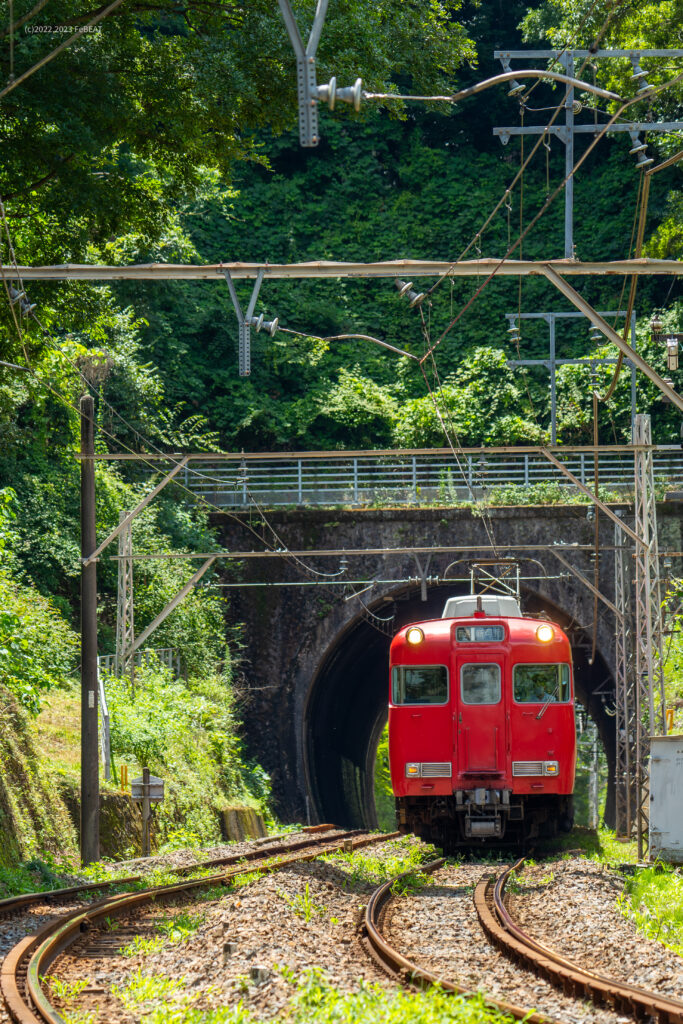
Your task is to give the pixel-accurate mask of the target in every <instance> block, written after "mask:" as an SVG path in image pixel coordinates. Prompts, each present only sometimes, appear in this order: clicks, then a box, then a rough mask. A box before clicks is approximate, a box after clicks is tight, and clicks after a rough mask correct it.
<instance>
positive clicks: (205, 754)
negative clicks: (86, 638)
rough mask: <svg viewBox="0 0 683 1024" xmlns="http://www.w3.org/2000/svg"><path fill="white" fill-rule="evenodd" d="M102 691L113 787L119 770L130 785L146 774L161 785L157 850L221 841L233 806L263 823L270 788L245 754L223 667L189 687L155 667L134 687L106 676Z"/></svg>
mask: <svg viewBox="0 0 683 1024" xmlns="http://www.w3.org/2000/svg"><path fill="white" fill-rule="evenodd" d="M106 689H107V700H108V704H109V713H110V719H111V747H112V763H113V774H114V781H115V782H116V781H117V780H118V772H119V771H120V766H121V764H127V765H128V768H129V777H132V774H133V772H135V773H137V772H138V771H139V770H140V769H141V768H142V767H143V766H146V767H148V768H149V769H150V770H151V772H152V774H154V775H159V776H161V777H163V778H165V779H166V783H167V784H166V792H165V799H164V802H163V804H162V805H161V806H160V807H159V808H158V810H157V812H156V815H155V828H154V831H155V833H156V839H157V842H158V843H159V844H161V845H172V846H176V845H185V844H187V843H211V842H216V841H219V840H220V838H221V831H222V829H221V817H222V815H223V812H227V810H228V808H230V807H234V806H242V807H251V808H253V809H254V810H256V811H258V812H259V813H261V814H264V815H265V816H266V817H269V810H268V801H269V797H270V780H269V778H268V776H267V775H266V773H265V772H264V771H263V769H262V768H261V767H260V766H259V765H258V764H256V763H255V762H253V761H250V760H249V759H248V758H247V757H246V756H245V754H244V751H243V747H242V741H241V739H240V737H239V725H240V722H239V716H238V710H237V697H236V693H235V689H234V685H233V680H232V667H231V663H230V662H229V661H227V662H226V664H225V667H224V669H223V671H222V672H221V673H215V674H213V675H207V676H201V677H198V676H190V677H189V679H187V680H180V679H174V678H173V676H172V674H171V672H170V671H169V670H168V669H166V668H164V667H162V666H160V665H155V666H152V667H149V668H144V669H141V670H138V671H137V672H136V674H135V679H134V681H133V682H131V680H130V679H128V678H125V677H122V678H116V677H114V676H110V677H108V678H107V681H106Z"/></svg>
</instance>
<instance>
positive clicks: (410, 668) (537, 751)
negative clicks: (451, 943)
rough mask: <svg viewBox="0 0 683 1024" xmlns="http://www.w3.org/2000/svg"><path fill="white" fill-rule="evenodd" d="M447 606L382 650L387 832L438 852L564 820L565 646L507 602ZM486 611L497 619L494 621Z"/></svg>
mask: <svg viewBox="0 0 683 1024" xmlns="http://www.w3.org/2000/svg"><path fill="white" fill-rule="evenodd" d="M478 604H479V605H481V607H480V608H479V609H477V607H476V605H477V602H476V599H474V598H469V599H466V598H454V599H451V600H450V601H448V602H447V605H446V608H445V610H444V617H443V618H441V619H433V620H429V621H425V622H419V623H415V624H413V625H411V626H407V627H405V628H404V629H402V630H401V631H400V632H399V633H398V634H397V635H396V636H395V637H394V640H393V642H392V645H391V655H390V677H391V678H390V696H389V757H390V765H391V779H392V787H393V791H394V794H395V796H396V798H397V809H398V818H399V828H401V830H402V831H406V832H415V833H417V834H418V835H420V836H422V837H423V838H424V839H426V840H428V841H430V842H434V843H436V844H437V845H439V846H443V847H445V848H447V849H452V848H457V847H459V846H463V845H465V846H467V845H478V844H482V843H503V842H504V843H506V844H513V845H515V844H518V843H522V842H524V841H526V840H529V839H534V838H538V837H543V836H550V835H553V834H555V833H556V832H557V831H558V830H568V829H570V828H571V824H572V800H571V794H572V791H573V788H574V770H575V761H576V738H575V726H574V692H573V688H574V681H573V677H572V665H571V653H570V646H569V641H568V639H567V637H566V635H565V634H564V632H563V631H562V630H561V629H560V627H559V626H557V625H555V624H554V623H550V622H545V621H539V620H538V619H530V618H524V617H523V616H522V614H521V612H520V611H519V607H518V605H517V604H516V602H515V601H514V600H513V599H511V598H498V599H489V600H488V601H479V602H478ZM496 613H497V614H496Z"/></svg>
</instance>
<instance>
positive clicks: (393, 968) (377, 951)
mask: <svg viewBox="0 0 683 1024" xmlns="http://www.w3.org/2000/svg"><path fill="white" fill-rule="evenodd" d="M442 864H444V859H443V858H440V859H439V860H434V861H431V862H430V863H429V864H424V865H422V866H421V867H419V868H413V869H412V870H411V871H404V872H403V874H401V875H397V876H396V877H395V878H390V879H389V881H388V882H384V883H383V884H382V885H380V886H378V888H377V889H375V891H374V892H373V893H372V895H371V897H370V899H369V901H368V904H367V907H366V908H365V917H364V920H363V935H362V940H361V941H362V943H363V946H364V947H365V950H366V952H367V953H368V955H369V956H371V957H372V959H373V960H374V961H375V962H376V963H377V964H378V965H379V966H380V967H381V968H382V970H384V971H385V972H386V973H387V974H388V975H389V976H390V977H392V978H395V979H396V980H397V981H399V982H400V983H401V984H402V985H405V986H406V987H407V988H413V989H426V988H429V987H430V986H431V985H438V986H439V988H441V989H443V990H444V991H445V992H452V993H454V994H456V995H463V996H475V995H477V993H475V992H473V991H472V990H471V989H468V988H466V987H465V986H463V985H460V984H459V983H458V982H457V981H455V980H448V979H446V978H442V977H441V976H440V975H437V974H433V973H432V972H431V971H428V970H426V969H425V968H424V967H420V966H419V965H418V964H416V963H414V962H413V961H412V960H408V958H407V957H405V956H403V954H402V953H399V951H398V950H397V949H395V948H394V947H393V946H392V945H391V944H390V943H389V942H387V940H386V938H385V937H384V935H383V934H382V924H383V921H384V917H385V914H386V909H387V905H388V903H389V900H390V899H391V894H392V889H393V887H394V885H395V884H396V882H398V881H400V879H402V878H405V877H406V876H407V875H410V874H413V873H414V872H416V871H420V872H423V873H431V872H432V871H436V870H437V868H440V867H441V866H442ZM486 1003H487V1004H488V1005H489V1006H491V1007H493V1008H494V1009H496V1010H500V1011H501V1012H502V1013H507V1014H510V1015H511V1016H512V1017H515V1018H516V1019H517V1020H524V1021H528V1022H529V1024H554V1020H553V1018H552V1017H550V1016H547V1015H545V1014H542V1013H531V1012H530V1011H529V1010H528V1009H524V1008H523V1007H520V1006H515V1005H513V1004H511V1003H506V1002H502V1001H500V1000H497V999H491V998H489V997H488V996H487V997H486Z"/></svg>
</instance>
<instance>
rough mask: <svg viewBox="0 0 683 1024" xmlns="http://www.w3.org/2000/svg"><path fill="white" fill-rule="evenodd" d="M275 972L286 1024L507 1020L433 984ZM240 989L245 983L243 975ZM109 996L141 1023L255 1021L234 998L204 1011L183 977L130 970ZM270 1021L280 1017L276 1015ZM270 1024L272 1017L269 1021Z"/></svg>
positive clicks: (500, 1023)
mask: <svg viewBox="0 0 683 1024" xmlns="http://www.w3.org/2000/svg"><path fill="white" fill-rule="evenodd" d="M280 973H281V974H282V976H283V977H284V978H285V980H286V981H287V982H288V983H289V984H290V985H291V986H292V994H291V996H290V998H289V1000H288V1002H287V1005H286V1008H285V1011H284V1016H285V1018H286V1019H287V1020H288V1021H291V1024H309V1022H310V1021H312V1020H315V1021H316V1022H318V1024H339V1022H342V1021H343V1022H344V1024H449V1022H453V1024H510V1022H511V1021H512V1018H511V1017H508V1016H505V1015H504V1014H501V1013H500V1012H499V1011H498V1010H494V1009H493V1008H492V1007H491V1006H489V1005H487V1003H486V999H485V997H484V995H483V994H477V995H475V996H471V997H464V996H456V995H450V994H448V993H446V992H443V991H442V990H441V989H440V988H438V986H436V987H434V988H431V989H428V990H427V991H426V992H409V991H405V990H403V989H386V988H383V987H382V986H380V985H376V984H370V985H368V984H367V983H366V982H365V981H364V980H363V979H360V980H359V982H358V989H357V991H355V992H347V991H344V992H342V991H339V990H338V989H336V988H335V987H334V986H333V985H332V984H331V983H330V981H329V980H328V978H327V976H326V974H325V972H324V971H323V970H321V969H320V968H310V969H308V970H305V971H303V972H302V973H301V974H299V975H297V974H295V973H294V972H293V971H291V970H289V969H288V968H281V969H280ZM245 987H248V985H247V982H246V979H245ZM113 994H114V995H115V996H117V997H118V998H119V999H121V1001H122V1002H123V1004H124V1006H125V1007H126V1009H127V1010H128V1011H129V1012H131V1013H134V1014H135V1015H136V1017H139V1018H140V1019H141V1021H142V1024H167V1022H169V1024H255V1022H256V1017H255V1016H253V1014H252V1013H251V1012H250V1011H249V1010H247V1009H246V1008H245V1006H244V1004H243V1003H242V1002H241V1001H240V1002H239V1003H237V1005H236V1006H232V1007H228V1006H219V1007H217V1008H215V1009H209V1010H204V1009H201V1008H200V1007H198V1006H197V1005H196V1003H197V1001H198V999H199V998H200V994H199V993H197V992H191V991H189V990H188V988H187V985H186V982H185V981H184V979H173V980H170V979H166V978H160V977H154V976H148V975H143V974H142V972H141V971H138V972H137V973H136V974H134V975H133V976H132V977H131V978H130V979H129V980H128V982H127V984H126V985H125V986H117V987H115V988H114V989H113ZM276 1019H278V1020H279V1019H282V1018H280V1017H278V1018H276ZM271 1024H275V1020H272V1021H271Z"/></svg>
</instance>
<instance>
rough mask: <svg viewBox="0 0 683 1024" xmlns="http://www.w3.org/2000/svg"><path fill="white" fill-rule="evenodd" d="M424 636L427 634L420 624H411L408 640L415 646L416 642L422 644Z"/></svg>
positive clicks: (407, 634)
mask: <svg viewBox="0 0 683 1024" xmlns="http://www.w3.org/2000/svg"><path fill="white" fill-rule="evenodd" d="M424 638H425V635H424V633H423V632H422V630H421V629H420V627H419V626H411V627H410V629H409V630H408V632H407V633H406V640H407V641H408V643H409V644H412V645H413V646H415V644H421V643H422V641H423V640H424Z"/></svg>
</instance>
